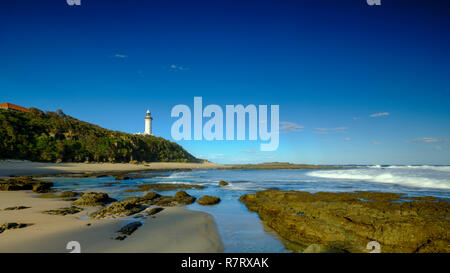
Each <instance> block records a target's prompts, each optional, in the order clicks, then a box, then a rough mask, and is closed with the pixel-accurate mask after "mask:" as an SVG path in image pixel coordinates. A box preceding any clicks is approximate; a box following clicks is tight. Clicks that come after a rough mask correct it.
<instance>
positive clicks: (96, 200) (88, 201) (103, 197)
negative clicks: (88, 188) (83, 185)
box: [73, 192, 115, 207]
mask: <svg viewBox="0 0 450 273" xmlns="http://www.w3.org/2000/svg"><path fill="white" fill-rule="evenodd" d="M114 201H115V199H112V198H109V196H108V195H107V194H106V193H101V192H88V193H85V194H83V196H82V197H81V198H78V199H77V200H75V201H74V202H73V204H74V205H78V206H93V207H95V206H103V205H105V204H109V203H111V202H114Z"/></svg>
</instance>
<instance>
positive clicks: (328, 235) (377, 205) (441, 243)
mask: <svg viewBox="0 0 450 273" xmlns="http://www.w3.org/2000/svg"><path fill="white" fill-rule="evenodd" d="M361 199H363V200H371V201H370V202H367V201H362V200H361ZM239 200H240V201H241V202H243V203H244V204H245V205H246V206H247V208H248V209H249V210H250V211H254V212H257V213H258V214H259V217H260V218H261V219H262V220H263V222H265V223H266V224H267V225H268V226H269V227H271V228H272V229H274V230H275V231H276V232H277V233H278V234H279V235H280V236H281V237H282V238H284V239H286V240H289V241H291V242H294V243H296V244H298V245H300V246H304V247H306V246H309V245H312V244H318V245H321V247H320V249H321V250H320V251H322V250H323V249H328V250H330V249H332V250H337V251H345V252H369V250H367V249H366V246H367V243H369V242H370V241H377V242H379V243H380V244H381V251H382V252H383V253H385V252H388V253H389V252H445V253H448V252H450V233H449V232H448V231H449V230H450V221H448V220H446V218H447V219H448V217H450V202H445V201H438V202H424V201H410V202H401V201H399V200H401V194H396V193H379V192H374V193H372V192H356V193H330V192H319V193H315V194H311V193H308V192H299V191H268V190H266V191H259V192H257V193H255V194H245V195H243V196H241V198H240V199H239ZM299 213H301V214H299ZM312 248H314V249H316V250H317V247H312ZM310 250H311V249H310Z"/></svg>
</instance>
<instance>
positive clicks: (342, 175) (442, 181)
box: [306, 166, 450, 190]
mask: <svg viewBox="0 0 450 273" xmlns="http://www.w3.org/2000/svg"><path fill="white" fill-rule="evenodd" d="M411 167H412V168H411ZM415 167H416V166H401V167H400V166H390V168H389V167H384V169H383V167H380V168H376V167H374V166H371V167H369V168H365V169H351V170H333V171H312V172H308V173H306V175H307V176H311V177H319V178H329V179H341V180H360V181H361V180H362V181H368V182H377V183H391V184H397V185H402V186H410V187H421V188H436V189H446V190H448V189H450V177H449V175H448V174H446V173H445V175H442V173H439V172H435V170H434V168H425V169H427V170H428V171H426V172H418V171H416V170H415V169H424V168H423V167H435V168H440V169H439V171H442V170H441V168H449V167H447V166H444V167H437V166H417V167H422V168H415ZM408 168H409V169H410V170H405V169H408ZM411 169H412V170H411Z"/></svg>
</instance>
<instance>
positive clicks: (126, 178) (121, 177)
mask: <svg viewBox="0 0 450 273" xmlns="http://www.w3.org/2000/svg"><path fill="white" fill-rule="evenodd" d="M114 179H116V180H129V179H130V177H128V176H122V175H116V176H114Z"/></svg>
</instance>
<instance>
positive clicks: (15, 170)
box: [0, 159, 345, 177]
mask: <svg viewBox="0 0 450 273" xmlns="http://www.w3.org/2000/svg"><path fill="white" fill-rule="evenodd" d="M341 168H345V167H342V166H335V165H308V164H291V163H278V162H273V163H261V164H235V165H225V164H216V163H212V162H203V163H181V162H151V163H145V164H133V163H68V162H66V163H46V162H33V161H26V160H12V159H11V160H9V159H8V160H0V177H8V176H24V175H35V176H42V175H70V174H73V175H76V174H89V175H94V176H95V175H101V174H106V175H107V174H110V175H121V174H126V173H130V172H145V171H176V170H194V169H229V170H241V169H248V170H278V169H341Z"/></svg>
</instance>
